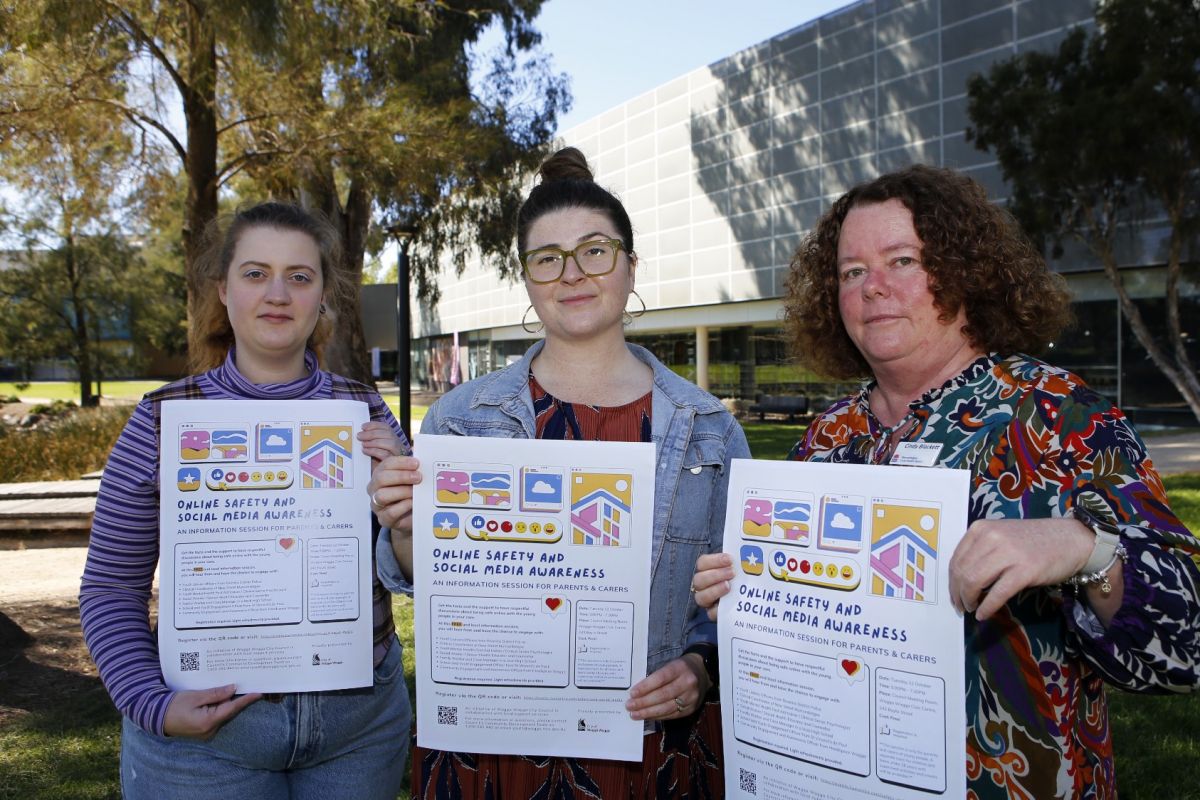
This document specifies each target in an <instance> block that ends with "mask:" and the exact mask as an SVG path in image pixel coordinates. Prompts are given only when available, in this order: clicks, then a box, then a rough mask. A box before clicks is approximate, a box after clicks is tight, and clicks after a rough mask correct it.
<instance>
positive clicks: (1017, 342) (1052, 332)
mask: <svg viewBox="0 0 1200 800" xmlns="http://www.w3.org/2000/svg"><path fill="white" fill-rule="evenodd" d="M888 200H899V201H900V202H901V203H903V204H904V206H905V208H907V209H908V210H909V211H910V212H912V215H913V226H914V228H915V229H916V232H917V235H918V236H919V237H920V238H921V262H922V264H923V265H924V267H925V271H926V273H928V275H929V291H930V292H931V293H932V294H933V297H934V306H935V307H936V308H937V309H938V311H939V312H940V314H939V318H940V319H941V320H942V321H943V322H949V321H951V320H953V319H954V318H955V317H956V316H957V315H958V312H959V309H965V311H966V315H965V316H966V325H964V326H963V328H962V333H963V335H964V336H966V337H967V339H968V340H969V341H970V342H971V343H972V344H974V345H975V346H976V347H978V348H980V349H981V350H984V351H987V352H998V353H1001V354H1010V353H1015V352H1035V351H1037V350H1040V349H1041V348H1042V347H1044V346H1045V345H1046V344H1047V343H1048V342H1050V341H1052V340H1053V339H1054V338H1055V337H1056V336H1057V335H1058V334H1059V333H1061V332H1062V329H1063V328H1064V327H1065V326H1066V325H1067V323H1068V322H1069V321H1070V319H1071V312H1070V294H1069V293H1068V291H1067V288H1066V282H1065V281H1064V280H1063V278H1062V276H1060V275H1058V274H1056V273H1054V272H1051V271H1050V269H1049V268H1048V267H1047V266H1046V261H1045V259H1044V258H1042V255H1041V254H1040V253H1039V252H1038V251H1037V249H1036V248H1035V247H1034V246H1033V244H1032V243H1031V242H1030V241H1029V239H1028V238H1027V237H1026V236H1025V234H1024V233H1023V232H1022V231H1021V229H1020V227H1019V226H1018V225H1017V223H1016V220H1014V219H1013V217H1012V215H1011V214H1009V213H1008V212H1007V211H1006V210H1004V209H1003V208H1000V207H999V206H997V205H995V204H993V203H991V202H989V201H988V198H987V192H986V191H985V190H984V188H983V187H982V186H980V185H979V184H978V183H976V182H975V181H973V180H972V179H970V178H968V177H966V176H965V175H961V174H959V173H957V172H954V171H953V170H948V169H940V168H937V167H929V166H924V165H919V164H918V165H914V166H911V167H907V168H905V169H902V170H899V171H897V172H892V173H888V174H887V175H882V176H880V177H878V178H876V179H875V180H873V181H870V182H868V183H863V184H860V185H858V186H856V187H854V188H853V189H851V190H850V191H849V192H847V193H846V194H844V195H842V196H841V197H840V198H839V199H838V200H837V202H835V203H834V204H833V207H832V208H830V209H829V211H827V212H826V213H825V215H824V216H823V217H821V219H820V221H819V222H818V223H817V227H816V229H815V230H814V231H813V232H812V233H810V234H809V235H808V236H807V237H806V238H805V240H804V241H803V242H802V243H801V245H800V247H799V249H798V250H797V251H796V255H795V256H793V258H792V264H791V271H790V273H789V275H788V280H787V287H788V296H787V299H786V300H785V301H784V309H785V311H786V320H787V327H788V333H789V336H790V339H791V345H792V347H793V351H794V352H795V354H796V355H797V356H798V357H799V358H800V359H801V360H803V361H804V362H805V363H806V364H808V365H809V366H811V367H812V368H813V369H814V370H816V371H818V372H820V373H822V374H824V375H826V376H828V377H830V378H834V379H839V380H845V379H850V378H861V377H866V376H869V375H870V374H871V368H870V365H868V364H867V361H866V359H864V358H863V356H862V353H860V352H859V350H858V348H857V347H855V345H854V342H853V341H851V339H850V337H849V335H847V333H846V328H845V326H844V325H843V324H842V319H841V315H840V313H839V311H838V278H837V249H838V237H839V236H840V235H841V230H842V223H843V222H844V221H845V219H846V215H847V214H848V213H849V212H850V209H852V208H854V207H855V206H864V205H873V204H875V203H884V202H887V201H888Z"/></svg>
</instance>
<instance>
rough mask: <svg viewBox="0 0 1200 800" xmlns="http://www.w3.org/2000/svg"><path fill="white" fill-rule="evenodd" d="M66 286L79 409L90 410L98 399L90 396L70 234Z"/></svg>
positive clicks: (89, 361) (83, 323)
mask: <svg viewBox="0 0 1200 800" xmlns="http://www.w3.org/2000/svg"><path fill="white" fill-rule="evenodd" d="M65 256H66V259H67V284H68V285H69V286H70V287H71V296H70V298H68V299H69V300H70V301H71V312H72V314H73V316H74V318H75V324H74V325H73V326H72V330H71V333H72V335H73V336H74V338H75V347H74V351H75V367H76V369H77V370H78V371H79V405H80V407H81V408H92V407H94V406H98V405H100V398H99V397H97V396H96V395H94V394H92V350H91V347H90V344H91V342H89V341H88V333H87V310H86V309H85V308H84V305H83V297H82V296H81V295H82V294H83V293H82V292H81V291H80V286H81V284H82V283H83V278H82V276H81V275H80V265H79V256H78V253H77V252H76V250H75V237H74V236H73V235H71V234H70V233H68V234H67V238H66V253H65Z"/></svg>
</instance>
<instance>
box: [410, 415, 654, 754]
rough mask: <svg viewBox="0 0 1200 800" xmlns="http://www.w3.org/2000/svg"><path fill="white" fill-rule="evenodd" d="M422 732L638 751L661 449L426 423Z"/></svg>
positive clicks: (422, 445) (418, 568) (417, 547)
mask: <svg viewBox="0 0 1200 800" xmlns="http://www.w3.org/2000/svg"><path fill="white" fill-rule="evenodd" d="M416 456H417V458H419V459H420V460H421V470H422V474H423V476H424V480H423V481H422V482H421V483H420V484H418V485H417V486H416V489H415V493H414V504H413V509H414V510H413V561H414V566H413V570H414V573H415V574H414V581H413V583H414V612H413V629H414V631H413V632H414V638H415V640H416V647H415V650H416V665H417V666H416V677H417V738H418V743H419V744H420V745H421V746H422V747H427V748H435V749H440V750H452V751H462V752H469V753H508V754H516V755H538V756H575V757H591V758H611V759H621V760H626V761H640V760H641V757H642V723H641V722H638V721H634V720H631V719H630V718H629V713H628V712H627V711H626V710H625V700H626V698H627V697H628V693H629V689H630V687H632V686H633V685H634V684H635V683H637V682H638V681H639V680H641V679H642V678H643V677H645V673H646V642H647V614H648V606H649V602H650V595H649V587H650V547H651V541H652V530H653V507H654V446H653V445H652V444H642V443H611V442H562V441H538V440H525V439H516V440H514V439H488V438H477V437H460V436H432V435H422V436H420V437H419V438H418V440H417V445H416Z"/></svg>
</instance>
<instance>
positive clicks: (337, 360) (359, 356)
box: [314, 180, 375, 385]
mask: <svg viewBox="0 0 1200 800" xmlns="http://www.w3.org/2000/svg"><path fill="white" fill-rule="evenodd" d="M330 190H332V191H330ZM336 191H337V190H336V188H335V187H334V185H333V184H332V182H330V183H329V184H328V185H327V186H326V188H325V191H324V192H322V194H323V195H324V196H323V197H320V198H314V199H317V200H318V202H320V203H321V205H322V209H323V210H324V211H325V213H326V214H327V215H328V216H329V219H330V220H331V221H332V222H333V224H334V225H335V226H336V227H337V229H338V233H339V234H341V237H342V263H341V264H340V265H339V267H338V268H339V269H340V270H342V272H343V274H345V276H346V278H347V279H348V281H349V283H350V289H351V290H350V292H348V293H347V296H346V297H345V298H343V299H342V302H341V303H339V304H338V305H337V307H336V308H334V309H332V311H333V313H334V314H335V315H336V317H335V324H334V327H333V334H332V336H330V338H329V341H328V342H326V343H325V353H324V355H325V365H326V367H327V368H328V369H329V370H330V371H331V372H336V373H338V374H339V375H345V376H346V377H347V378H352V379H353V380H356V381H362V382H363V383H366V384H368V385H374V384H375V379H374V378H373V377H372V375H371V361H370V358H369V357H368V355H367V337H366V334H365V333H364V332H363V324H362V312H361V295H362V269H363V256H364V253H365V251H366V238H367V230H368V229H369V227H370V224H371V198H370V195H369V194H368V193H367V191H366V189H365V187H363V185H362V183H361V182H360V181H357V180H355V181H352V182H351V184H350V190H349V192H348V193H347V196H346V205H345V207H344V208H343V207H342V205H341V203H340V201H339V200H338V197H337V193H336Z"/></svg>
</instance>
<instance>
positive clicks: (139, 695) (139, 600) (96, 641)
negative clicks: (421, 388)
mask: <svg viewBox="0 0 1200 800" xmlns="http://www.w3.org/2000/svg"><path fill="white" fill-rule="evenodd" d="M304 364H305V367H306V374H305V376H304V377H302V378H299V379H297V380H294V381H291V382H289V383H273V384H255V383H252V382H250V381H249V380H248V379H247V378H246V377H245V376H244V375H242V374H241V373H240V372H238V369H237V367H236V366H235V364H234V353H233V351H232V350H231V351H230V352H229V355H228V356H227V357H226V359H225V363H224V364H222V365H220V366H219V367H217V368H216V369H212V370H210V371H208V372H205V373H202V374H200V375H195V376H192V377H190V378H185V379H183V380H181V381H176V382H175V383H171V384H168V385H167V386H164V387H162V388H161V389H157V390H155V391H154V392H151V393H150V394H147V395H146V396H145V397H144V398H142V401H141V402H140V403H138V405H137V408H136V409H134V412H133V416H132V417H130V420H129V422H128V424H127V425H126V426H125V430H124V431H122V432H121V436H120V438H119V439H118V440H117V443H116V445H114V446H113V450H112V453H111V454H109V457H108V463H107V464H106V465H105V467H104V477H103V478H102V479H101V481H100V493H99V496H98V497H97V498H96V514H95V517H94V518H93V520H92V534H91V540H90V544H89V547H88V555H87V565H86V566H85V567H84V571H83V582H82V587H81V590H80V593H79V616H80V621H81V622H82V624H83V636H84V641H85V642H86V643H87V646H88V649H89V650H90V651H91V654H92V658H93V659H94V660H95V661H96V666H97V668H98V669H99V671H100V678H101V679H102V680H103V681H104V685H105V687H106V688H107V689H108V693H109V694H110V695H111V696H112V699H113V702H114V703H115V704H116V706H117V708H118V709H119V710H120V711H121V713H122V714H124V715H125V716H127V717H129V718H130V719H131V720H132V721H133V722H134V723H135V724H137V725H138V726H139V727H141V728H142V729H144V730H147V731H150V732H152V733H155V734H158V735H160V736H161V735H163V721H164V718H165V717H166V711H167V704H168V703H170V701H171V698H172V697H173V696H174V692H173V691H172V690H171V689H169V688H167V686H166V684H165V683H164V681H163V676H162V670H161V669H160V668H159V664H158V645H157V642H156V640H155V636H154V633H153V631H152V630H151V625H150V617H149V602H150V587H151V582H152V581H153V579H154V569H155V566H156V565H157V564H158V478H159V476H158V424H157V420H158V408H159V404H160V403H161V402H162V401H164V400H174V399H185V398H186V399H206V400H220V399H228V400H239V399H247V400H309V399H339V400H362V401H364V402H366V403H367V404H368V406H369V407H370V411H371V419H373V420H382V421H384V422H386V423H388V424H389V425H390V426H391V427H392V429H393V430H394V431H396V435H397V436H400V437H401V439H403V438H404V434H403V433H402V432H401V430H400V426H399V424H398V423H397V422H396V420H395V418H394V417H393V416H392V414H391V411H389V410H388V408H387V406H386V405H385V404H384V402H383V399H382V398H381V397H380V396H379V395H378V394H377V393H376V392H375V390H374V389H372V388H370V387H368V386H365V385H363V384H360V383H356V382H354V381H350V380H348V379H346V378H342V377H341V376H338V375H333V374H331V373H328V372H325V371H324V370H321V369H320V368H319V366H318V364H317V358H316V356H315V355H314V354H313V353H311V352H309V353H306V354H305V359H304ZM372 551H374V548H372ZM372 582H373V585H372V601H373V612H374V613H373V618H374V642H375V653H374V655H375V663H376V664H378V663H379V662H380V661H382V659H383V657H384V655H385V654H386V653H387V650H388V648H389V647H390V646H391V643H392V641H393V636H392V633H393V631H394V626H393V623H392V613H391V595H389V594H388V593H387V591H386V590H384V589H383V587H382V586H381V585H380V583H379V580H378V578H375V577H374V576H372Z"/></svg>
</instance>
